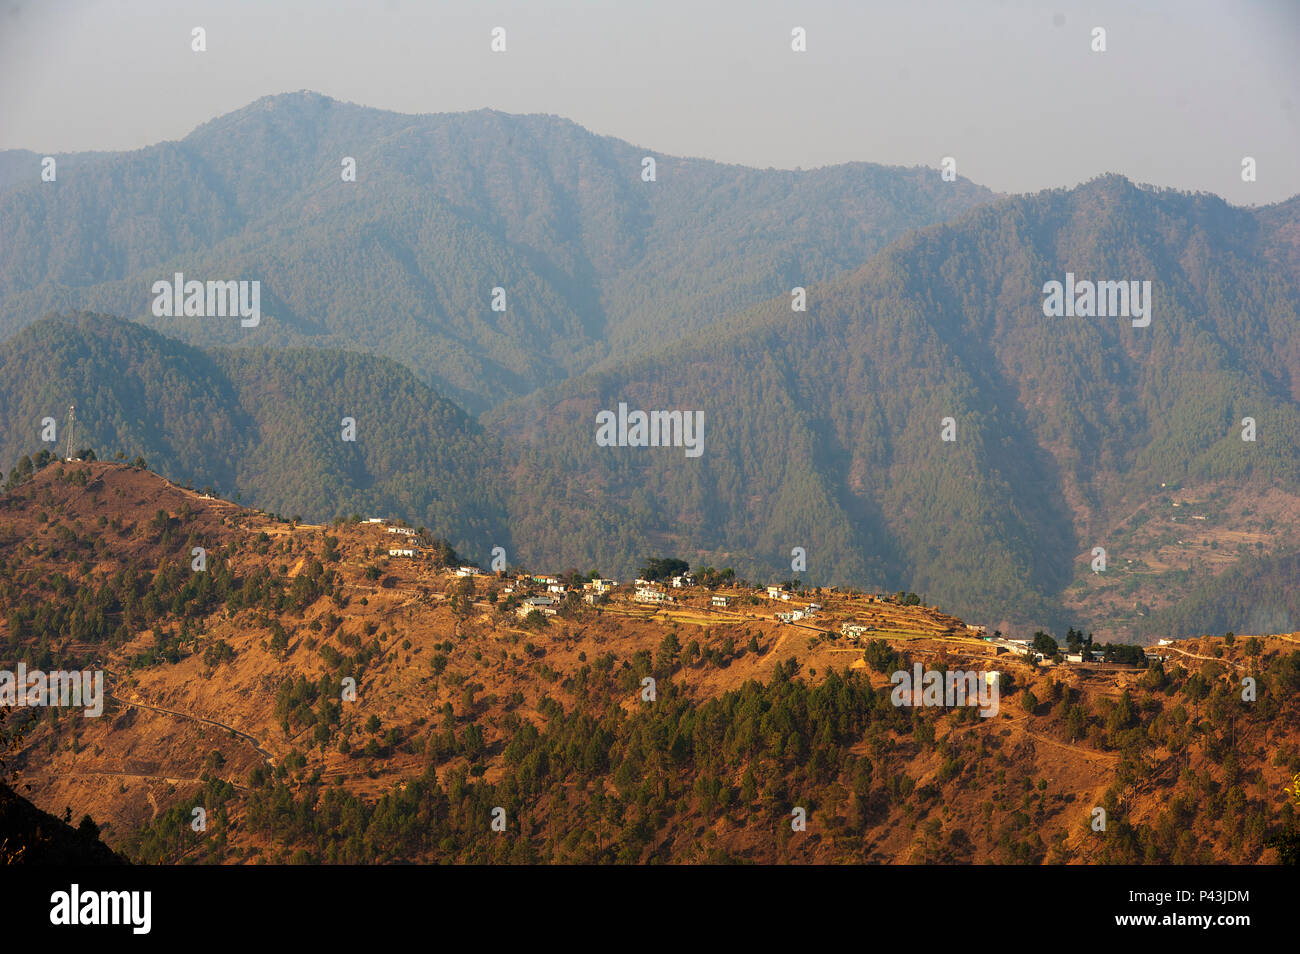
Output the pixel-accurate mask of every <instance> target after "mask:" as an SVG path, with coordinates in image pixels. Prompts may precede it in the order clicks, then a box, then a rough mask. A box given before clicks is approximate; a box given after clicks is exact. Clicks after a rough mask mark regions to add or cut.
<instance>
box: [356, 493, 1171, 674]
mask: <svg viewBox="0 0 1300 954" xmlns="http://www.w3.org/2000/svg"><path fill="white" fill-rule="evenodd" d="M366 523H372V524H376V523H377V524H386V523H387V521H385V520H383V519H382V518H379V517H371V518H370V519H369V520H367V521H366ZM386 529H387V531H388V533H390V534H393V535H394V536H396V537H399V538H400V539H399V540H395V541H393V546H390V547H389V548H388V555H389V556H396V557H409V558H415V559H419V558H423V557H426V556H432V555H433V554H434V553H436V552H437V550H436V549H435V548H434V547H430V546H426V545H424V544H423V543H421V542H420V540H419V534H418V533H417V531H415V530H413V529H411V528H410V527H399V526H387V527H386ZM453 572H454V573H455V575H456V576H458V577H477V576H482V575H484V571H483V570H480V569H479V568H478V567H476V566H460V567H456V568H455V569H454V571H453ZM694 584H695V577H694V576H692V575H691V574H690V573H683V574H681V575H678V576H674V577H672V579H671V580H670V581H669V582H668V584H667V585H665V584H663V583H658V582H654V581H651V580H643V579H638V580H636V582H635V583H634V584H633V593H632V599H633V600H634V601H635V602H637V603H648V604H652V605H658V604H669V603H676V602H678V600H677V597H675V596H673V595H672V593H671V592H670V590H673V589H685V588H687V587H690V586H693V585H694ZM616 586H618V581H616V580H608V579H604V578H599V579H593V580H587V581H584V582H583V583H582V585H581V592H582V599H583V602H586V603H590V604H594V603H596V602H598V601H599V599H600V598H601V597H602V596H604V595H605V594H606V593H609V592H611V591H612V590H613V589H614V588H615V587H616ZM538 587H545V593H544V594H542V595H526V596H524V598H523V599H522V600H521V601H520V602H519V604H518V606H516V608H515V612H516V614H517V615H518V616H519V617H520V618H524V617H526V616H528V614H529V613H532V612H539V613H542V614H543V615H545V616H554V615H555V614H556V612H557V610H558V609H559V605H560V602H561V601H562V600H563V599H565V597H566V596H567V595H568V594H569V593H570V592H578V589H577V588H576V587H571V586H568V585H566V584H565V583H563V582H561V580H560V579H558V578H557V577H553V576H543V575H527V574H521V575H519V576H517V577H515V578H514V580H513V581H512V582H511V583H509V584H508V585H506V586H505V587H504V589H503V592H504V593H505V594H506V595H507V596H509V595H513V594H516V593H518V594H520V595H524V594H530V593H533V592H536V589H535V588H538ZM766 589H767V596H768V598H769V599H772V600H779V601H780V602H783V603H789V602H791V601H792V600H793V599H794V597H795V596H796V595H797V594H795V593H792V592H791V591H789V590H787V589H786V588H785V587H784V586H782V585H773V586H768V587H767V588H766ZM830 589H831V590H832V591H834V590H835V589H836V588H835V587H831V588H830ZM735 598H736V597H735V596H731V595H725V594H716V593H715V594H712V595H710V597H709V605H710V606H711V607H713V608H716V609H726V608H727V607H728V606H730V605H731V602H732V601H733V600H734V599H735ZM877 600H878V598H877V597H873V596H868V597H867V601H868V602H876V601H877ZM821 611H822V607H821V605H820V604H818V603H808V604H807V605H806V606H805V607H804V608H803V609H793V608H792V609H790V610H789V611H784V612H777V613H775V614H773V615H774V618H775V619H776V620H777V621H778V622H782V623H798V622H801V621H803V620H809V619H814V618H816V617H817V615H818V614H819V613H820V612H821ZM965 627H966V630H967V631H968V632H969V633H971V634H974V635H975V636H977V637H978V638H980V639H982V640H984V641H986V642H988V643H990V644H992V645H993V646H994V647H995V650H996V652H997V653H999V654H1000V653H1003V652H1009V653H1014V654H1015V655H1018V656H1023V657H1025V658H1026V659H1028V660H1029V661H1031V662H1039V661H1041V660H1042V659H1043V654H1042V653H1040V652H1037V651H1036V650H1035V649H1034V648H1033V644H1032V642H1031V641H1030V640H1028V639H1011V638H1009V637H1005V636H1002V635H1001V634H1000V633H999V634H996V635H994V636H989V635H988V629H987V627H985V626H981V625H977V624H973V623H967V624H965ZM877 631H878V630H877V628H876V627H875V626H873V625H871V624H869V623H863V622H857V621H849V622H845V623H842V624H841V625H840V632H841V633H842V634H843V635H844V636H845V637H846V638H847V639H848V640H849V641H850V642H857V641H858V640H859V639H862V638H863V637H865V636H866V635H867V634H868V633H873V632H877ZM1164 642H1166V641H1162V645H1163V644H1164ZM1061 655H1062V657H1063V658H1064V659H1065V661H1066V662H1072V663H1081V662H1083V661H1084V658H1083V653H1082V652H1081V651H1080V652H1069V651H1063V652H1062V653H1061Z"/></svg>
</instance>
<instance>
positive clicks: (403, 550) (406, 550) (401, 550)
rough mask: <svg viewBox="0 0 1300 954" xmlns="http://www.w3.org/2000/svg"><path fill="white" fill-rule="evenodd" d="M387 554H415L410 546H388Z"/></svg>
mask: <svg viewBox="0 0 1300 954" xmlns="http://www.w3.org/2000/svg"><path fill="white" fill-rule="evenodd" d="M388 555H389V556H402V557H413V556H415V550H413V549H412V548H411V547H389V548H388Z"/></svg>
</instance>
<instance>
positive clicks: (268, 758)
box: [108, 694, 275, 768]
mask: <svg viewBox="0 0 1300 954" xmlns="http://www.w3.org/2000/svg"><path fill="white" fill-rule="evenodd" d="M108 698H110V699H112V700H113V701H114V702H118V703H121V704H122V705H124V706H131V707H133V708H136V709H148V710H149V711H151V712H161V713H163V714H164V715H170V716H176V718H178V719H188V720H190V721H191V722H201V723H202V724H204V725H210V726H212V727H214V728H217V729H224V730H225V731H227V732H229V733H230V734H231V735H235V736H238V737H239V738H241V739H243V740H244V741H246V742H248V743H249V744H250V745H252V746H253V748H255V749H256V750H257V753H258V754H259V755H260V756H262V759H263V761H265V762H266V764H267V765H269V766H271V768H275V759H274V757H272V755H271V753H270V752H268V751H266V749H264V748H262V747H261V746H260V745H259V744H258V742H257V739H255V738H253V737H252V736H251V735H249V734H248V733H247V732H241V731H239V730H238V729H236V728H235V727H234V726H232V725H226V724H225V723H224V722H217V721H216V720H215V719H205V718H203V717H202V716H196V715H190V714H189V713H188V712H178V711H176V710H175V709H164V708H163V707H162V706H151V705H149V704H148V703H145V702H132V701H131V700H129V699H123V698H122V697H121V696H115V695H112V694H110V695H109V697H108Z"/></svg>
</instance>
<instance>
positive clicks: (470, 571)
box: [456, 566, 483, 576]
mask: <svg viewBox="0 0 1300 954" xmlns="http://www.w3.org/2000/svg"><path fill="white" fill-rule="evenodd" d="M482 573H483V571H482V570H480V569H479V568H478V567H476V566H459V567H457V568H456V575H457V576H481V575H482Z"/></svg>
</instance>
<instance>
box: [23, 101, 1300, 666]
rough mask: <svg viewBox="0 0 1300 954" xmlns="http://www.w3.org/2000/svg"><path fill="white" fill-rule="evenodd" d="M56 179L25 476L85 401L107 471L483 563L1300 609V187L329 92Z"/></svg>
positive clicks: (1216, 611)
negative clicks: (68, 413)
mask: <svg viewBox="0 0 1300 954" xmlns="http://www.w3.org/2000/svg"><path fill="white" fill-rule="evenodd" d="M343 156H352V157H354V158H355V159H356V163H357V170H358V171H357V181H356V182H354V183H350V182H344V181H342V179H341V177H340V173H339V168H340V160H341V157H343ZM645 156H652V157H654V158H655V159H656V163H655V179H654V181H644V180H643V179H642V176H641V172H642V169H643V164H642V159H643V157H645ZM20 160H21V161H28V162H30V169H29V172H30V174H29V175H28V177H27V181H25V182H24V180H22V179H21V178H20V177H19V175H18V174H17V172H15V171H14V170H15V169H17V168H19V166H20V165H21V161H20ZM38 169H39V163H38V161H37V157H36V155H35V154H23V156H17V155H16V154H14V153H5V154H0V228H3V230H4V234H5V235H6V236H8V237H9V238H10V240H9V241H6V243H5V244H4V246H3V247H0V334H4V335H5V336H6V340H5V341H4V342H3V343H0V367H3V371H4V373H3V378H2V379H0V420H4V421H5V422H6V426H5V427H4V429H3V430H2V431H0V454H2V455H3V460H5V461H7V462H13V461H15V460H16V459H17V458H18V457H19V456H21V455H22V454H25V453H31V452H33V451H34V450H36V449H37V448H39V447H40V446H41V444H40V440H39V432H40V421H41V419H42V418H43V417H45V416H47V415H49V416H54V417H56V418H58V419H59V420H60V421H63V418H64V415H63V411H64V409H65V408H66V406H67V405H68V404H71V403H76V405H77V417H78V422H79V423H78V428H79V432H80V433H83V434H84V439H82V438H78V440H77V443H78V445H79V446H82V445H85V446H92V447H94V448H95V449H96V450H97V452H98V453H99V454H100V456H107V455H109V454H112V453H114V452H116V451H119V450H120V451H122V452H123V453H125V454H127V455H128V456H134V455H136V454H143V455H144V456H146V457H147V458H148V460H149V462H150V465H151V466H153V467H155V468H156V469H157V470H159V472H161V473H163V474H165V475H167V476H168V477H171V478H172V479H176V480H180V481H191V482H193V483H194V484H195V485H196V486H202V485H205V484H211V485H213V486H215V487H216V488H217V489H218V490H219V491H221V492H222V493H223V494H226V495H229V496H232V497H233V496H235V495H240V496H241V497H242V499H243V500H244V502H245V503H254V504H255V505H256V506H259V507H263V508H265V509H268V510H275V511H279V512H282V513H286V514H288V513H292V514H301V515H302V516H303V517H304V518H306V519H309V520H326V519H329V518H332V517H333V516H335V515H337V514H340V513H351V512H366V513H368V512H371V511H380V512H383V513H385V514H386V515H391V516H395V517H402V518H405V519H407V520H409V521H411V522H412V523H415V524H423V525H426V526H428V527H429V528H430V529H431V530H433V531H434V532H435V533H437V534H439V535H441V536H445V537H446V538H447V539H449V540H450V541H451V542H452V543H453V545H455V546H456V547H457V549H458V550H461V551H462V552H463V553H464V554H466V555H467V556H468V557H469V558H470V559H474V560H477V561H479V562H483V563H486V560H487V559H488V555H489V553H490V551H491V549H492V547H495V546H503V547H505V548H506V550H507V553H508V555H509V559H510V561H511V563H515V564H517V563H526V564H528V565H530V566H538V567H542V566H545V567H548V568H554V569H557V570H558V569H565V568H570V567H572V568H578V569H581V570H583V571H586V570H587V569H590V568H599V569H600V570H601V572H603V573H606V574H612V575H616V576H620V577H627V576H630V575H631V574H634V573H635V572H636V570H637V568H638V567H639V566H640V565H641V564H642V563H643V562H644V560H645V559H646V558H647V557H650V556H660V555H673V556H678V557H681V558H683V559H687V560H688V561H690V562H691V563H692V564H693V565H713V566H717V567H724V566H730V567H733V568H735V570H736V571H737V573H739V574H742V575H746V576H748V577H750V578H753V579H761V578H768V579H786V578H789V577H791V576H793V575H802V576H804V577H806V578H807V579H809V580H810V581H812V582H815V583H816V584H819V585H829V584H839V585H851V586H857V587H864V588H876V589H885V590H888V591H894V590H910V591H914V592H916V593H918V594H921V595H922V597H923V598H924V599H926V600H927V601H930V602H934V603H937V604H938V605H940V606H942V607H943V608H944V609H945V610H948V611H951V612H954V613H957V614H959V615H961V616H962V617H963V618H977V619H980V620H982V621H986V622H987V623H988V624H990V626H991V627H992V626H1000V627H1002V628H1004V629H1006V630H1008V631H1010V630H1016V629H1021V628H1024V629H1028V628H1031V627H1037V626H1043V627H1051V628H1054V629H1058V630H1063V629H1064V628H1065V626H1067V625H1082V626H1084V627H1087V628H1090V629H1096V630H1097V631H1098V635H1099V637H1100V636H1102V635H1105V636H1106V637H1107V638H1114V637H1125V638H1135V639H1138V640H1141V641H1147V640H1149V639H1152V638H1154V637H1155V636H1157V635H1190V634H1196V633H1201V632H1221V631H1225V630H1229V629H1235V630H1238V631H1243V630H1251V631H1262V630H1265V629H1270V628H1271V629H1275V630H1289V629H1290V628H1291V626H1290V621H1291V620H1292V619H1293V618H1294V617H1295V615H1296V614H1297V613H1298V612H1300V602H1298V601H1297V598H1296V597H1294V596H1293V595H1291V594H1292V592H1293V590H1294V587H1292V586H1290V585H1289V584H1290V582H1291V581H1293V580H1294V573H1293V570H1294V567H1295V564H1296V561H1297V560H1300V547H1296V546H1295V545H1294V544H1293V543H1292V542H1291V541H1292V540H1294V539H1295V534H1294V533H1293V532H1292V531H1294V530H1296V529H1300V453H1298V451H1300V405H1298V403H1297V402H1298V401H1300V322H1298V321H1297V318H1298V317H1300V315H1297V300H1298V298H1297V292H1300V198H1297V199H1292V200H1290V201H1288V202H1285V203H1281V204H1278V205H1273V206H1268V207H1263V208H1239V207H1233V206H1230V205H1228V204H1226V203H1225V202H1223V201H1222V200H1221V199H1219V198H1217V197H1215V196H1212V195H1205V194H1196V195H1193V194H1187V193H1182V192H1176V191H1173V190H1166V189H1159V188H1154V187H1149V186H1140V185H1137V184H1134V183H1131V182H1129V181H1128V180H1126V179H1124V178H1122V177H1119V176H1103V177H1100V178H1098V179H1095V180H1093V181H1091V182H1088V183H1085V184H1083V185H1080V186H1078V187H1075V188H1072V189H1057V190H1050V191H1047V192H1043V193H1038V194H1035V195H1027V196H1009V197H999V196H996V195H994V194H993V193H991V192H989V191H987V190H984V189H982V188H980V187H978V186H976V185H973V184H971V183H968V182H965V181H962V180H958V181H956V182H945V181H943V180H942V178H941V177H940V175H939V173H938V172H937V171H934V170H926V169H913V170H904V169H888V168H882V167H878V166H869V165H864V164H853V165H847V166H839V167H834V168H829V169H821V170H813V171H808V172H788V171H781V170H753V169H746V168H743V167H738V166H725V165H720V164H717V163H712V162H706V161H702V160H688V159H676V158H673V157H668V156H661V155H656V154H655V153H654V152H653V151H652V150H648V149H642V148H638V147H634V146H632V145H630V144H627V143H622V142H619V141H617V140H612V139H608V138H603V137H599V136H595V135H592V134H591V133H588V132H587V131H585V130H583V129H582V128H581V127H579V126H576V125H575V124H573V123H570V122H567V121H565V120H561V119H558V118H555V117H544V116H508V115H503V114H500V113H495V112H489V111H481V112H477V113H469V114H458V115H448V116H421V117H413V116H403V115H399V114H394V113H385V112H381V111H377V110H370V109H366V108H363V107H357V106H351V105H348V104H342V103H338V102H335V101H332V100H329V99H327V98H325V97H320V96H317V95H315V94H292V95H287V96H280V97H271V98H268V99H265V100H259V101H258V102H256V103H254V104H252V105H250V106H249V107H246V108H245V109H243V110H240V111H238V112H236V113H232V114H230V115H229V116H225V117H222V118H220V119H217V120H214V121H212V122H210V123H207V124H205V125H204V126H201V127H199V128H198V129H197V130H195V132H194V133H192V134H191V135H190V136H188V137H186V138H185V139H184V140H182V141H181V142H179V143H163V144H160V145H158V146H154V147H150V148H149V149H145V150H140V151H137V152H134V153H120V154H113V153H96V154H83V155H81V156H78V157H69V161H68V162H67V164H66V168H65V166H64V165H62V164H61V165H60V167H59V177H58V179H57V181H56V182H53V183H43V182H40V181H39V176H38V174H37V173H38ZM176 271H181V272H183V273H184V274H185V275H186V277H187V278H198V279H205V278H212V279H245V280H259V281H261V282H262V311H263V314H264V317H263V320H262V322H261V324H260V325H259V326H258V327H256V328H242V327H241V326H240V323H239V322H238V320H234V319H223V318H158V317H154V316H153V315H152V314H150V312H149V301H150V296H149V288H150V286H151V284H152V282H153V281H155V280H158V279H167V280H170V279H171V276H172V274H173V273H174V272H176ZM1076 278H1077V279H1078V281H1079V282H1086V281H1092V282H1119V281H1124V282H1130V281H1131V282H1138V283H1142V282H1150V286H1149V287H1150V289H1151V315H1150V323H1149V325H1146V326H1145V327H1140V326H1135V324H1134V322H1133V321H1131V320H1130V319H1129V318H1128V317H1123V316H1118V315H1110V316H1096V317H1082V316H1071V317H1050V316H1048V315H1047V314H1045V309H1044V298H1045V294H1046V293H1045V286H1046V285H1047V283H1049V282H1053V281H1056V282H1062V283H1065V284H1067V285H1068V284H1069V283H1070V282H1073V281H1074V280H1075V279H1076ZM796 286H798V287H802V288H804V289H806V296H807V310H806V311H796V310H793V309H792V289H794V288H795V287H796ZM497 287H500V288H502V289H503V290H504V294H505V298H506V302H507V304H506V310H505V311H504V312H493V311H492V310H491V300H492V294H493V289H494V288H497ZM51 311H53V312H58V313H60V314H59V315H58V316H52V317H46V318H44V319H43V320H42V319H41V316H42V315H46V314H47V313H49V312H51ZM109 315H112V316H118V317H109ZM123 319H127V320H123ZM150 329H152V330H150ZM620 404H625V405H627V407H629V408H632V409H642V410H645V411H651V410H680V411H683V412H702V414H703V421H704V425H705V426H704V441H703V453H702V454H701V455H700V457H698V458H692V457H689V456H687V455H686V454H684V453H683V452H682V450H681V449H680V447H646V448H642V447H606V446H599V445H598V443H597V441H596V439H595V435H596V419H597V414H598V413H599V412H601V411H615V410H616V409H618V407H619V405H620ZM345 417H351V418H353V419H355V421H356V426H357V435H358V436H357V440H356V441H355V442H348V441H345V440H342V439H341V431H342V428H343V419H344V418H345ZM1247 418H1249V419H1250V421H1251V424H1250V426H1249V427H1247V425H1246V424H1245V423H1244V421H1245V419H1247ZM82 429H84V430H82ZM1247 433H1249V436H1251V437H1253V438H1254V439H1253V440H1243V439H1242V438H1243V435H1244V434H1247ZM945 438H951V439H945ZM1099 550H1100V551H1104V552H1103V553H1101V554H1100V557H1101V558H1102V559H1104V561H1105V562H1104V564H1099V563H1098V559H1099ZM800 552H802V554H804V556H803V559H804V560H805V561H806V569H803V568H801V566H802V565H801V564H800V563H799V560H800V557H799V553H800ZM1099 566H1100V569H1099Z"/></svg>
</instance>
